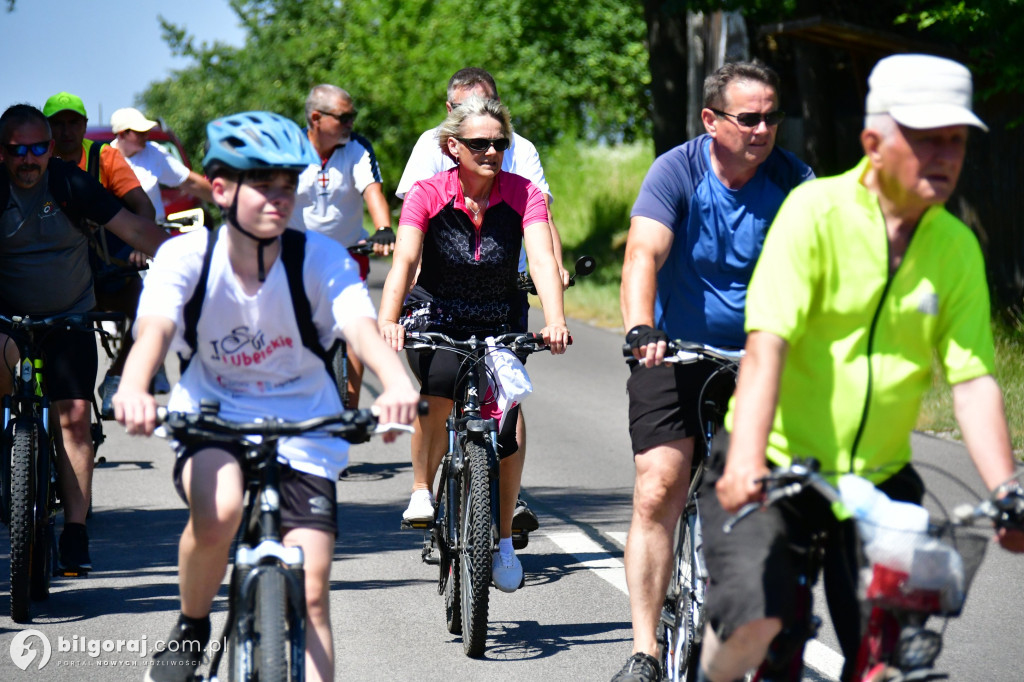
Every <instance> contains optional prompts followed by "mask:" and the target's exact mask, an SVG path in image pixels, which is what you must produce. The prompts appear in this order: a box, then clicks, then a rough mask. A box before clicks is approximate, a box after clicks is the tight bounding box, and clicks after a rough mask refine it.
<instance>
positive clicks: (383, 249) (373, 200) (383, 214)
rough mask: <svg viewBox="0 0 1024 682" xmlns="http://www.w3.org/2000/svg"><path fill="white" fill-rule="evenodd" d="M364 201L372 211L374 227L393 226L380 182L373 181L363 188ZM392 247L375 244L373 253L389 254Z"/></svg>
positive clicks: (379, 254)
mask: <svg viewBox="0 0 1024 682" xmlns="http://www.w3.org/2000/svg"><path fill="white" fill-rule="evenodd" d="M363 201H365V202H366V210H367V211H369V213H370V220H372V221H373V226H374V227H376V228H378V229H380V228H382V227H391V209H389V208H388V200H387V199H385V198H384V191H383V190H382V189H381V184H380V183H379V182H371V183H370V184H369V185H367V186H366V189H364V190H363ZM391 249H392V245H391V244H374V245H373V253H374V255H376V256H387V255H388V254H390V253H391Z"/></svg>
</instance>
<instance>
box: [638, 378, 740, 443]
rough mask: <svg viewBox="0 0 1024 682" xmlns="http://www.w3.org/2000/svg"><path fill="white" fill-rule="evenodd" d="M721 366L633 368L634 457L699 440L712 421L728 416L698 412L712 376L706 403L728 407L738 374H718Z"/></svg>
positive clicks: (705, 410)
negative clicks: (674, 443) (684, 440)
mask: <svg viewBox="0 0 1024 682" xmlns="http://www.w3.org/2000/svg"><path fill="white" fill-rule="evenodd" d="M719 367H720V365H718V364H716V363H714V362H695V363H690V364H685V365H682V364H674V365H658V366H657V367H643V366H642V365H640V364H637V365H634V366H633V367H632V368H631V369H630V375H629V380H628V381H627V382H626V391H627V393H629V438H630V440H631V441H632V443H633V454H634V455H636V454H639V453H641V452H643V451H645V450H649V449H650V448H653V447H656V446H658V445H663V444H665V443H668V442H671V441H674V440H679V439H681V438H689V437H699V436H700V435H701V433H703V431H704V426H703V423H704V422H706V421H707V420H708V419H711V420H713V421H715V422H718V421H721V419H722V417H724V414H719V413H718V411H717V410H713V409H711V408H710V407H709V408H707V409H703V410H700V411H699V410H698V409H697V408H698V400H699V398H700V394H701V389H702V388H703V386H704V384H705V383H706V382H707V381H708V379H709V378H710V377H712V375H715V377H714V378H713V379H712V380H711V382H710V383H709V384H708V391H709V392H708V393H707V394H705V401H707V400H708V399H713V400H714V404H716V405H721V406H723V407H724V406H727V405H728V403H729V396H731V395H732V391H733V389H734V387H735V375H734V374H733V373H732V372H731V371H723V372H719V373H718V374H715V370H717V369H718V368H719ZM711 412H714V414H712V413H711ZM698 439H699V438H698Z"/></svg>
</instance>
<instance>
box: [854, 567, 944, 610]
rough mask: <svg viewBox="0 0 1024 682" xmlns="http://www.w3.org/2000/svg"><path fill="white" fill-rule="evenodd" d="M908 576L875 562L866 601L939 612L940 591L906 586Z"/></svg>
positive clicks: (884, 605)
mask: <svg viewBox="0 0 1024 682" xmlns="http://www.w3.org/2000/svg"><path fill="white" fill-rule="evenodd" d="M909 577H910V576H909V575H908V574H907V573H904V572H903V571H897V570H895V569H892V568H887V567H885V566H881V565H879V564H875V566H874V567H873V571H872V575H871V583H870V584H869V585H868V590H867V598H868V601H871V602H873V603H875V604H877V605H879V606H881V607H883V608H888V609H901V610H904V611H915V612H917V613H940V612H941V611H942V606H941V597H942V595H941V593H940V592H939V591H938V590H921V589H914V588H908V587H907V586H906V582H907V579H908V578H909Z"/></svg>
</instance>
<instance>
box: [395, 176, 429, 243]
mask: <svg viewBox="0 0 1024 682" xmlns="http://www.w3.org/2000/svg"><path fill="white" fill-rule="evenodd" d="M429 195H430V192H428V191H427V189H426V187H425V186H424V184H423V183H422V182H417V183H416V184H414V185H413V186H412V189H410V190H409V192H408V193H407V194H406V195H405V200H404V201H403V202H402V214H401V216H399V218H398V224H399V225H411V226H412V227H415V228H416V229H418V230H419V231H420V232H426V231H427V223H428V222H429V221H430V197H429Z"/></svg>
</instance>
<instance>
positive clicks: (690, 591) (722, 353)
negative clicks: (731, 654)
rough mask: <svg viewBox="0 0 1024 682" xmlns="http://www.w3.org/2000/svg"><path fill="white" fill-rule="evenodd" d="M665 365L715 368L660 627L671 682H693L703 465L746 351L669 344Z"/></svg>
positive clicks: (701, 576) (700, 406) (704, 580)
mask: <svg viewBox="0 0 1024 682" xmlns="http://www.w3.org/2000/svg"><path fill="white" fill-rule="evenodd" d="M668 351H669V352H670V353H671V354H666V355H665V360H664V362H665V364H684V365H685V364H691V363H694V362H707V363H711V364H712V365H714V369H713V370H711V372H710V373H709V374H708V377H707V379H706V380H705V381H704V384H703V385H702V386H701V389H700V393H699V396H698V400H697V414H698V416H699V419H700V423H701V424H702V426H703V430H702V432H701V436H702V438H701V442H700V443H699V444H698V447H697V448H696V450H695V452H694V456H693V460H692V462H693V464H692V466H691V469H690V487H689V489H688V491H687V494H686V505H685V506H684V507H683V513H682V516H681V517H680V519H679V524H678V526H677V527H676V538H675V555H674V556H675V558H674V560H673V564H672V576H671V578H670V580H669V584H668V590H667V592H666V594H665V603H664V606H662V610H661V619H660V621H659V624H658V632H657V637H658V647H659V649H660V650H661V669H662V671H663V675H664V678H665V679H666V680H671V681H672V682H681V681H687V682H692V681H693V680H695V679H696V678H697V667H698V665H699V662H700V649H701V640H702V639H703V637H704V596H705V593H706V592H707V584H708V570H707V566H706V565H705V563H704V544H703V540H702V538H703V531H702V528H701V516H700V498H699V495H698V494H697V493H698V491H699V490H700V485H701V483H702V482H703V480H704V460H705V458H706V456H707V453H709V452H711V441H712V438H714V435H715V433H717V431H718V429H719V428H720V427H721V425H722V420H723V419H724V418H725V413H726V411H727V410H728V407H729V397H730V396H731V395H732V392H733V389H734V388H735V386H736V374H737V372H738V371H739V363H740V360H741V359H742V358H743V350H727V349H724V348H716V347H714V346H709V345H706V344H702V343H693V342H689V341H670V342H669V344H668ZM622 354H623V355H624V356H626V357H627V358H628V359H627V364H630V365H633V364H636V362H637V361H636V360H635V359H634V358H633V351H632V348H631V347H630V346H629V345H628V344H627V345H624V346H623V347H622Z"/></svg>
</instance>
